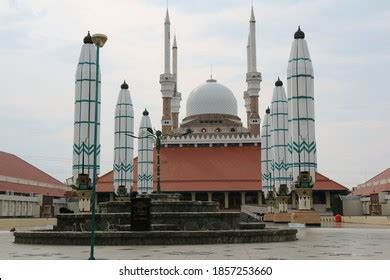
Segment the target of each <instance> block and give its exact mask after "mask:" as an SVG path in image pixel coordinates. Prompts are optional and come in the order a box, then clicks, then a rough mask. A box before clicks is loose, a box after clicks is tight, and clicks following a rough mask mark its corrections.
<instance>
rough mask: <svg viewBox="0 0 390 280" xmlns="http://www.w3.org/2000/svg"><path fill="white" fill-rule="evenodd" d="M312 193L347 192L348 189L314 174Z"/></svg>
mask: <svg viewBox="0 0 390 280" xmlns="http://www.w3.org/2000/svg"><path fill="white" fill-rule="evenodd" d="M313 190H314V191H348V192H349V189H348V188H346V187H344V186H343V185H341V184H339V183H337V182H335V181H333V180H331V179H329V178H328V177H326V176H324V175H322V174H321V173H318V172H316V182H315V183H314V188H313Z"/></svg>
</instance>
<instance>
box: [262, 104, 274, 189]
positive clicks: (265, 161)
mask: <svg viewBox="0 0 390 280" xmlns="http://www.w3.org/2000/svg"><path fill="white" fill-rule="evenodd" d="M269 115H270V109H269V108H267V110H266V111H265V116H264V121H263V127H262V129H261V183H262V190H263V193H264V196H265V197H267V196H268V193H269V192H272V191H273V187H272V172H271V134H270V123H269V121H270V120H269Z"/></svg>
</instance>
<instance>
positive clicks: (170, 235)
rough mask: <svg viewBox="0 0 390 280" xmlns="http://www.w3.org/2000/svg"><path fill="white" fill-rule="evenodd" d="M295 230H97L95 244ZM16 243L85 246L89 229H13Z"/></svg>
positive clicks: (247, 239)
mask: <svg viewBox="0 0 390 280" xmlns="http://www.w3.org/2000/svg"><path fill="white" fill-rule="evenodd" d="M296 234H297V230H296V229H261V230H215V231H213V230H208V231H148V232H145V231H142V232H134V231H130V232H101V231H98V232H96V238H95V244H96V245H101V246H107V245H185V244H226V243H261V242H285V241H294V240H296V239H297V238H296ZM14 236H15V243H19V244H45V245H88V244H89V241H90V233H89V232H55V231H51V232H50V231H30V232H15V233H14Z"/></svg>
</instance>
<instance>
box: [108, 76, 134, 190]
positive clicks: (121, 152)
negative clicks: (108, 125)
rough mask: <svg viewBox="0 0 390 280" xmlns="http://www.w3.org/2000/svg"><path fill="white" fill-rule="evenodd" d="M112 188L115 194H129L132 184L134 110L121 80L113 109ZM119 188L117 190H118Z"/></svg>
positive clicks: (126, 87) (126, 88)
mask: <svg viewBox="0 0 390 280" xmlns="http://www.w3.org/2000/svg"><path fill="white" fill-rule="evenodd" d="M114 134H115V136H114V138H115V141H114V142H115V143H114V166H113V169H114V189H115V193H116V194H117V195H120V196H121V195H125V194H126V193H127V194H129V193H130V191H131V188H132V186H133V169H134V165H133V158H134V139H133V138H132V137H129V136H128V135H127V134H131V135H133V134H134V110H133V103H132V101H131V96H130V91H129V86H128V84H126V82H123V84H122V86H121V90H120V92H119V96H118V102H117V104H116V109H115V133H114ZM118 189H119V192H118Z"/></svg>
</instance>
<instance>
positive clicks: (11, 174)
mask: <svg viewBox="0 0 390 280" xmlns="http://www.w3.org/2000/svg"><path fill="white" fill-rule="evenodd" d="M70 192H71V188H70V187H68V186H66V185H64V184H63V183H61V182H60V181H58V180H57V179H55V178H53V177H52V176H50V175H48V174H47V173H45V172H43V171H42V170H40V169H38V168H37V167H35V166H33V165H31V164H29V163H28V162H26V161H24V160H23V159H21V158H20V157H18V156H16V155H13V154H9V153H6V152H1V151H0V217H8V218H12V217H52V216H54V206H55V204H56V201H57V200H58V199H60V198H64V197H66V196H68V195H70Z"/></svg>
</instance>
